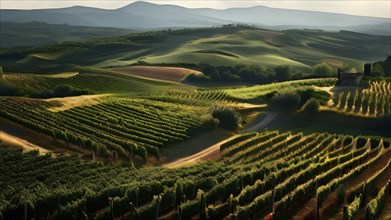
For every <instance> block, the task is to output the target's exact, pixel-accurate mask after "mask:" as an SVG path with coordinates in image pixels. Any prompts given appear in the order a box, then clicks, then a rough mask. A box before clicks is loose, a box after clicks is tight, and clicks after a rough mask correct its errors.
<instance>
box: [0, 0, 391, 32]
mask: <svg viewBox="0 0 391 220" xmlns="http://www.w3.org/2000/svg"><path fill="white" fill-rule="evenodd" d="M0 13H1V16H0V21H1V22H16V23H27V22H33V21H37V22H46V23H48V24H69V25H77V26H92V27H115V28H126V29H135V30H150V29H162V28H183V27H210V26H221V25H224V24H230V23H240V24H249V25H256V26H260V27H265V28H269V29H292V28H311V29H323V30H341V29H343V30H350V31H357V32H362V33H371V34H376V35H391V21H390V19H389V18H375V17H365V16H354V15H345V14H335V13H326V12H313V11H302V10H292V9H277V8H270V7H264V6H256V7H250V8H230V9H225V10H217V9H210V8H200V9H190V8H185V7H180V6H175V5H157V4H153V3H148V2H140V1H139V2H134V3H132V4H129V5H127V6H125V7H122V8H119V9H115V10H108V9H98V8H90V7H82V6H74V7H70V8H60V9H38V10H9V9H6V10H0Z"/></svg>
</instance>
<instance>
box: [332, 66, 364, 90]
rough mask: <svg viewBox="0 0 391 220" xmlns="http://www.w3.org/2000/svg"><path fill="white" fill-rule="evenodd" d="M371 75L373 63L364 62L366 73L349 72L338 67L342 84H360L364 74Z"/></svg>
mask: <svg viewBox="0 0 391 220" xmlns="http://www.w3.org/2000/svg"><path fill="white" fill-rule="evenodd" d="M364 75H365V76H370V75H371V64H369V63H366V64H364V73H360V72H356V71H355V72H353V71H352V72H347V71H341V70H340V69H338V84H339V85H342V86H358V85H360V81H361V79H362V77H363V76H364Z"/></svg>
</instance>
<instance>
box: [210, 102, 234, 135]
mask: <svg viewBox="0 0 391 220" xmlns="http://www.w3.org/2000/svg"><path fill="white" fill-rule="evenodd" d="M211 114H212V116H213V118H216V119H218V120H219V121H220V126H221V127H222V128H225V129H228V130H236V129H238V127H239V123H240V116H239V114H238V113H237V112H236V111H235V110H234V109H233V108H231V107H225V106H218V107H214V108H212V110H211Z"/></svg>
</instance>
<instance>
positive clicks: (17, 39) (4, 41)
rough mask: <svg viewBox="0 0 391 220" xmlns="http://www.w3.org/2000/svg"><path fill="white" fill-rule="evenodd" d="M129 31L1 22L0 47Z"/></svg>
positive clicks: (112, 34)
mask: <svg viewBox="0 0 391 220" xmlns="http://www.w3.org/2000/svg"><path fill="white" fill-rule="evenodd" d="M129 32H132V30H129V29H119V28H103V27H87V26H71V25H67V24H47V23H44V22H29V23H15V22H1V24H0V39H1V41H0V49H5V48H15V47H31V46H43V45H50V44H56V43H61V42H64V41H79V40H84V41H85V40H91V39H96V38H102V37H115V36H120V35H124V34H127V33H129ZM26 33H28V34H26Z"/></svg>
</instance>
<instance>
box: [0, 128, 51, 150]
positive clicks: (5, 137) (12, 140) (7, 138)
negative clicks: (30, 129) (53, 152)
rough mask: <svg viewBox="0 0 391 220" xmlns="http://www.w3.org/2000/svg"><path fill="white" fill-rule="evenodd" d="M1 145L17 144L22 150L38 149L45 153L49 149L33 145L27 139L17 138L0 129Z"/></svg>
mask: <svg viewBox="0 0 391 220" xmlns="http://www.w3.org/2000/svg"><path fill="white" fill-rule="evenodd" d="M3 146H17V147H21V148H23V150H27V151H32V150H39V153H40V154H46V153H48V152H49V150H47V149H45V148H42V147H40V146H38V145H35V144H33V143H31V142H29V141H26V140H24V139H21V138H18V137H16V136H14V135H11V134H8V133H5V132H3V131H0V147H3Z"/></svg>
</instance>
